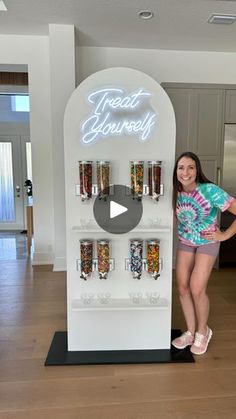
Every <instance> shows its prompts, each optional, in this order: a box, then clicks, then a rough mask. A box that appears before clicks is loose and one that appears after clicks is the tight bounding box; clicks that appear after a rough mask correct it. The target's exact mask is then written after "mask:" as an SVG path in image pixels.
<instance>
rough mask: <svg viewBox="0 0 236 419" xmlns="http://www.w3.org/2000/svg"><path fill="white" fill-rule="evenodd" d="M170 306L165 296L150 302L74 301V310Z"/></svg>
mask: <svg viewBox="0 0 236 419" xmlns="http://www.w3.org/2000/svg"><path fill="white" fill-rule="evenodd" d="M167 308H169V304H168V301H167V300H166V299H165V298H159V300H158V302H157V303H149V302H148V301H145V300H144V301H142V302H140V303H133V302H132V301H131V300H130V299H118V298H117V299H112V300H110V301H109V302H108V303H106V304H102V303H101V302H100V301H99V300H94V301H92V302H91V303H88V304H86V303H85V302H83V301H82V299H79V300H73V301H72V311H104V310H108V311H124V310H160V309H161V310H163V309H167Z"/></svg>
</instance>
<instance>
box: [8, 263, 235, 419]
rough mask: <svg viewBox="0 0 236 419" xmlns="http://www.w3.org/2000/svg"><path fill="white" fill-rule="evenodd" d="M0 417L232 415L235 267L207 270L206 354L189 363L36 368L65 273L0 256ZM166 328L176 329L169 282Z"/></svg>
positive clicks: (185, 418)
mask: <svg viewBox="0 0 236 419" xmlns="http://www.w3.org/2000/svg"><path fill="white" fill-rule="evenodd" d="M0 294H1V295H0V301H1V305H0V345H1V348H0V419H3V418H4V419H13V418H14V419H15V418H17V419H39V418H40V419H41V418H50V419H54V418H55V419H56V418H57V419H62V418H63V419H70V418H74V419H151V418H152V419H156V418H160V419H166V418H176V419H192V418H194V419H202V418H204V419H206V418H208V419H216V418H217V419H223V418H225V419H231V418H232V419H233V418H235V417H236V413H235V412H236V270H235V269H234V270H233V269H224V270H220V271H214V273H213V275H212V279H211V282H210V286H209V294H210V297H211V302H212V306H211V315H210V322H209V324H210V326H211V327H212V329H213V332H214V335H213V339H212V341H211V343H210V346H209V350H208V352H207V354H205V355H203V356H200V357H198V358H195V359H196V362H195V363H193V364H149V365H115V366H113V365H108V366H102V365H101V366H73V367H71V366H70V367H66V366H61V367H44V361H45V358H46V355H47V352H48V349H49V346H50V343H51V340H52V337H53V334H54V332H55V331H58V330H66V305H65V295H66V283H65V274H63V273H52V272H37V273H35V274H34V277H33V274H32V269H31V266H30V262H29V261H28V262H27V261H26V260H12V261H9V262H3V261H0ZM173 327H177V328H179V327H180V328H183V327H184V323H183V318H182V315H181V312H180V308H179V303H178V299H177V295H176V287H175V285H174V292H173Z"/></svg>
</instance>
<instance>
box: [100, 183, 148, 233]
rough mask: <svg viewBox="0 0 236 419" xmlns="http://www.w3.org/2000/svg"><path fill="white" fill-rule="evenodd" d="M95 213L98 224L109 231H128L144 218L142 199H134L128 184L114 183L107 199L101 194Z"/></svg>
mask: <svg viewBox="0 0 236 419" xmlns="http://www.w3.org/2000/svg"><path fill="white" fill-rule="evenodd" d="M93 214H94V218H95V220H96V222H97V224H98V225H99V226H100V227H101V228H102V229H103V230H105V231H107V232H108V233H112V234H124V233H128V232H129V231H131V230H133V229H134V228H135V227H136V226H137V225H138V223H139V222H140V220H141V218H142V214H143V206H142V201H138V200H137V199H133V195H132V194H131V190H130V188H128V187H127V186H125V185H112V186H111V187H110V188H109V195H108V196H107V198H106V200H104V199H101V198H100V197H99V196H97V198H96V199H95V202H94V206H93Z"/></svg>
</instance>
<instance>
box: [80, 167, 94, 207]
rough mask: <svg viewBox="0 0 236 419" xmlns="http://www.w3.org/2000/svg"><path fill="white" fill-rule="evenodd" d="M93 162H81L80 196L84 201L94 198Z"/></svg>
mask: <svg viewBox="0 0 236 419" xmlns="http://www.w3.org/2000/svg"><path fill="white" fill-rule="evenodd" d="M92 163H93V162H92V161H79V175H80V195H81V199H82V201H86V200H88V199H90V198H91V197H92V175H93V166H92Z"/></svg>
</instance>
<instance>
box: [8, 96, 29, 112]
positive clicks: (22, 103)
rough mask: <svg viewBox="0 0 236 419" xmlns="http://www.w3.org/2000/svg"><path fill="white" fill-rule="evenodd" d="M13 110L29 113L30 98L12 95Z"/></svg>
mask: <svg viewBox="0 0 236 419" xmlns="http://www.w3.org/2000/svg"><path fill="white" fill-rule="evenodd" d="M11 109H12V111H13V112H29V111H30V109H29V96H28V95H12V96H11Z"/></svg>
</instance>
